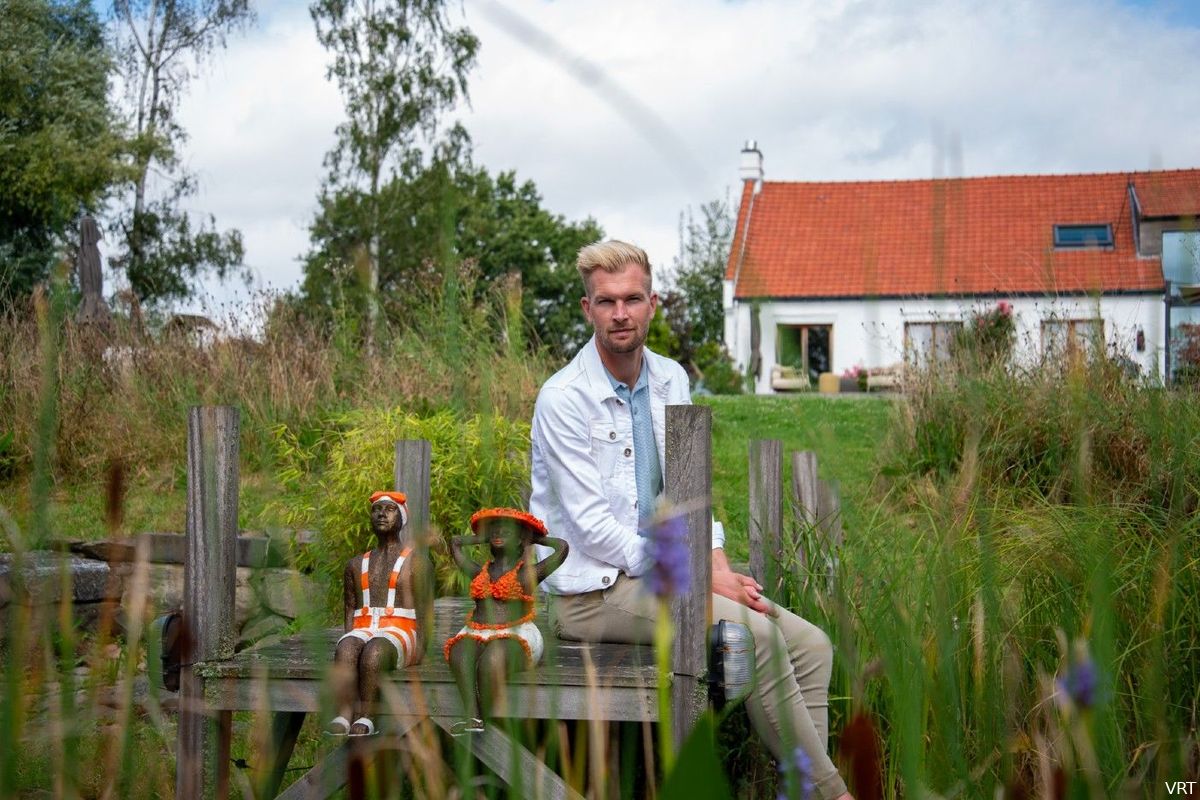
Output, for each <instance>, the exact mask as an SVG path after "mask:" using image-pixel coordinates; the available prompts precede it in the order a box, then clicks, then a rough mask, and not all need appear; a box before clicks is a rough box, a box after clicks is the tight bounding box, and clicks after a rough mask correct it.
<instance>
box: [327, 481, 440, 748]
mask: <svg viewBox="0 0 1200 800" xmlns="http://www.w3.org/2000/svg"><path fill="white" fill-rule="evenodd" d="M405 503H406V498H405V496H404V494H403V493H402V492H375V493H374V494H373V495H371V530H372V531H373V532H374V533H375V536H376V537H377V538H378V545H377V546H376V547H375V548H374V549H372V550H368V551H367V552H366V553H363V554H362V555H361V556H355V557H354V558H352V559H350V561H349V562H347V564H346V572H345V577H344V597H345V604H346V621H345V625H346V633H345V634H344V635H343V636H342V637H341V638H340V639H338V642H337V650H336V651H335V653H334V657H333V658H334V669H333V676H334V687H333V689H334V700H335V702H336V704H337V713H338V715H337V716H336V717H334V718H333V719H332V720H330V722H329V724H328V725H327V726H326V728H325V731H326V733H329V734H331V735H334V736H370V735H371V734H373V733H375V732H376V730H375V723H374V721H373V720H372V718H371V717H372V714H373V713H374V706H375V701H376V698H377V697H378V695H379V681H380V677H381V676H382V675H383V674H384V673H386V672H389V671H391V670H393V669H396V668H397V667H407V666H410V665H412V664H416V663H417V662H418V661H420V660H421V657H422V656H423V655H424V653H425V636H426V635H427V634H426V633H425V632H426V631H429V630H432V625H433V588H434V575H433V564H432V562H431V561H430V560H429V554H428V553H427V552H426V551H425V549H424V548H418V547H414V542H413V540H412V536H403V537H402V536H401V531H402V530H403V529H404V526H405V523H406V522H407V521H408V508H407V506H406V505H405ZM380 600H384V601H385V602H384V603H382V604H380V605H372V602H378V601H380ZM350 720H354V721H353V722H351V721H350Z"/></svg>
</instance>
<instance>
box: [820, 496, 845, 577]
mask: <svg viewBox="0 0 1200 800" xmlns="http://www.w3.org/2000/svg"><path fill="white" fill-rule="evenodd" d="M817 530H819V531H820V532H821V547H822V549H823V550H824V558H825V580H826V586H827V587H828V588H833V584H834V581H835V580H836V579H837V551H838V548H839V547H841V545H842V500H841V490H840V488H839V486H838V482H837V481H817Z"/></svg>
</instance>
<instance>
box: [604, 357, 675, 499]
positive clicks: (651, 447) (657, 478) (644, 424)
mask: <svg viewBox="0 0 1200 800" xmlns="http://www.w3.org/2000/svg"><path fill="white" fill-rule="evenodd" d="M604 374H605V375H607V376H608V382H609V383H611V384H612V387H613V391H614V392H616V393H617V397H619V398H620V399H621V401H622V402H624V403H626V404H628V405H629V415H630V417H631V419H632V420H633V473H634V480H635V481H636V482H637V495H638V497H637V506H638V521H639V522H644V521H645V520H646V518H647V517H649V516H650V515H652V514H653V513H654V507H655V506H656V505H657V504H658V495H659V493H661V492H662V469H661V468H660V467H659V465H658V445H656V444H655V442H654V420H653V419H651V417H650V370H649V368H648V367H647V365H646V359H644V358H643V359H642V371H641V372H640V373H638V379H637V381H636V382H635V383H634V384H633V392H630V391H629V387H628V386H626V385H625V384H623V383H621V382H620V381H619V380H617V379H616V378H614V377H613V376H612V373H611V372H609V371H608V368H607V367H605V369H604Z"/></svg>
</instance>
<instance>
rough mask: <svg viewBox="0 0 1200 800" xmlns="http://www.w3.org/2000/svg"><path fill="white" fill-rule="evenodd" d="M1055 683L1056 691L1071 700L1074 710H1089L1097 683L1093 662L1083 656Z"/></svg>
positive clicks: (1094, 697)
mask: <svg viewBox="0 0 1200 800" xmlns="http://www.w3.org/2000/svg"><path fill="white" fill-rule="evenodd" d="M1056 683H1057V684H1058V691H1059V692H1061V693H1062V694H1064V695H1066V696H1067V697H1069V698H1071V702H1072V703H1073V704H1074V705H1075V707H1076V708H1091V707H1092V704H1093V703H1095V702H1096V686H1097V684H1098V683H1099V676H1098V675H1097V672H1096V664H1095V662H1094V661H1092V660H1091V658H1089V657H1087V655H1086V654H1085V655H1084V656H1082V657H1081V658H1079V659H1078V660H1077V661H1075V663H1074V664H1072V665H1071V666H1070V668H1068V669H1067V673H1066V674H1065V675H1062V676H1060V677H1059V678H1058V680H1057V681H1056Z"/></svg>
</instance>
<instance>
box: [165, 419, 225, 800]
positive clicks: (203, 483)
mask: <svg viewBox="0 0 1200 800" xmlns="http://www.w3.org/2000/svg"><path fill="white" fill-rule="evenodd" d="M239 434H240V424H239V416H238V410H237V409H236V408H234V407H232V406H196V407H193V408H192V409H191V410H190V412H189V414H188V455H187V464H188V489H187V560H186V562H185V563H184V573H183V574H184V579H183V627H184V633H183V636H184V637H185V642H186V643H187V645H186V649H185V653H184V659H183V663H184V666H183V671H182V674H181V680H180V717H179V733H178V748H177V752H176V770H175V794H176V796H177V797H205V798H206V797H224V796H225V795H226V794H227V793H228V784H229V746H230V724H231V717H230V714H229V713H228V712H220V713H215V714H214V713H210V712H209V710H208V709H207V708H205V703H204V700H205V685H204V678H203V677H202V676H200V675H199V674H197V673H196V671H195V669H194V668H193V667H192V666H191V665H193V664H196V663H198V662H204V661H212V660H216V659H225V658H229V657H230V656H232V655H233V648H234V644H235V641H236V631H235V630H234V625H233V620H234V590H235V587H236V579H237V568H236V564H237V534H238V527H237V513H238V439H239Z"/></svg>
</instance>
